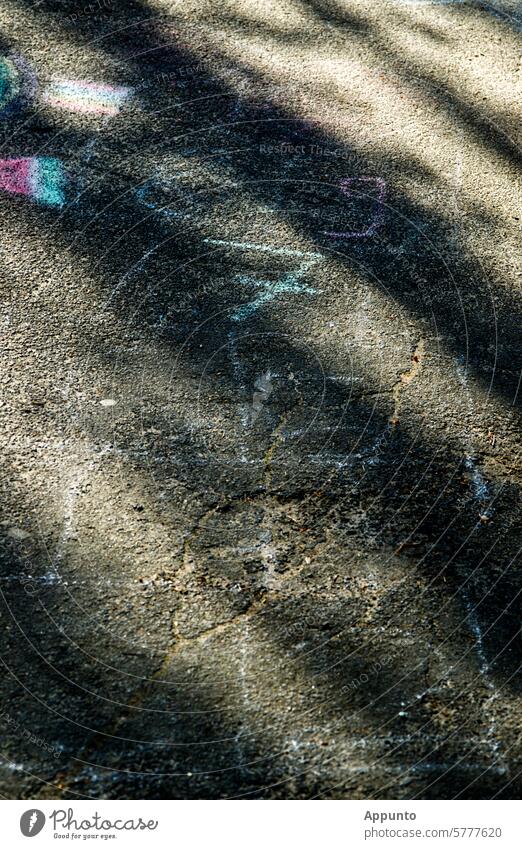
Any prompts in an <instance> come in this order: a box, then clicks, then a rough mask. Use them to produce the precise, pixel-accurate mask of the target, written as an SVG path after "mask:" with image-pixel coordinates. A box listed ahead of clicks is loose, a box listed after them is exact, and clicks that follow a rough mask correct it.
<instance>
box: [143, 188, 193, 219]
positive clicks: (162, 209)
mask: <svg viewBox="0 0 522 849" xmlns="http://www.w3.org/2000/svg"><path fill="white" fill-rule="evenodd" d="M153 188H154V187H153V186H152V185H151V181H150V180H147V182H146V183H144V184H143V186H141V187H140V188H139V189H136V197H137V198H138V200H139V201H140V203H142V204H143V205H144V206H146V207H147V209H153V210H154V211H155V212H158V213H159V214H160V215H165V216H166V217H167V218H183V213H181V212H176V211H175V210H174V209H170V208H169V207H168V206H160V205H159V204H157V203H154V201H151V200H146V194H147V192H149V191H152V190H153Z"/></svg>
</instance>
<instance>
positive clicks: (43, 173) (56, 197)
mask: <svg viewBox="0 0 522 849" xmlns="http://www.w3.org/2000/svg"><path fill="white" fill-rule="evenodd" d="M30 181H31V188H32V192H33V197H34V198H35V199H36V200H38V201H39V202H40V203H46V204H48V205H49V206H63V204H64V203H65V196H64V192H63V184H64V177H63V168H62V163H61V162H60V160H59V159H53V158H52V157H48V156H43V157H35V158H34V160H33V161H32V163H31V172H30Z"/></svg>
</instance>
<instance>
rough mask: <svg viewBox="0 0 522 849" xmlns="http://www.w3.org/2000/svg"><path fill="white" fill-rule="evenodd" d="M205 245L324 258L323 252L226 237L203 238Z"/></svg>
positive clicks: (276, 254)
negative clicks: (259, 243)
mask: <svg viewBox="0 0 522 849" xmlns="http://www.w3.org/2000/svg"><path fill="white" fill-rule="evenodd" d="M203 241H204V242H205V243H206V244H207V245H218V246H220V247H230V248H238V249H239V250H241V251H260V252H261V253H267V254H273V255H274V256H302V257H309V258H310V259H324V256H323V254H319V253H315V252H313V251H298V250H294V249H293V248H276V247H273V246H272V245H258V244H255V243H254V242H232V241H228V240H227V239H203Z"/></svg>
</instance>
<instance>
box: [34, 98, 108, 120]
mask: <svg viewBox="0 0 522 849" xmlns="http://www.w3.org/2000/svg"><path fill="white" fill-rule="evenodd" d="M45 100H46V102H47V103H48V104H49V106H55V107H57V108H58V109H67V110H68V111H69V112H79V113H81V114H83V115H112V116H114V115H117V114H118V111H119V107H118V106H113V105H110V106H109V105H108V104H105V103H94V102H93V101H89V100H82V101H79V100H74V99H73V98H68V97H64V96H63V95H62V96H60V95H52V94H48V95H46V97H45Z"/></svg>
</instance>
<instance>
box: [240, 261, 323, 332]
mask: <svg viewBox="0 0 522 849" xmlns="http://www.w3.org/2000/svg"><path fill="white" fill-rule="evenodd" d="M315 262H316V260H315V259H312V260H309V261H308V262H304V263H302V264H301V265H300V266H299V268H298V269H297V271H291V272H289V273H288V274H285V275H283V277H281V278H280V279H279V280H257V279H256V278H255V277H251V276H250V275H248V274H240V275H238V277H237V278H236V279H237V280H238V282H239V283H242V284H243V285H246V286H258V287H263V289H264V291H263V292H261V294H260V295H258V297H257V298H255V300H253V301H250V302H249V303H248V304H243V306H241V307H239V308H238V309H237V310H235V312H233V313H232V315H231V319H232V321H243V320H244V319H245V318H249V317H250V316H251V315H253V313H255V312H257V310H258V309H259V307H261V306H263V304H267V303H269V302H270V301H273V300H274V298H276V297H277V296H278V295H283V294H291V295H299V294H306V295H315V294H317V289H314V288H313V287H312V286H306V285H304V284H303V283H301V282H300V278H301V277H302V276H303V275H304V274H305V273H306V272H307V271H308V269H309V268H310V267H311V266H312V265H314V264H315Z"/></svg>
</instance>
